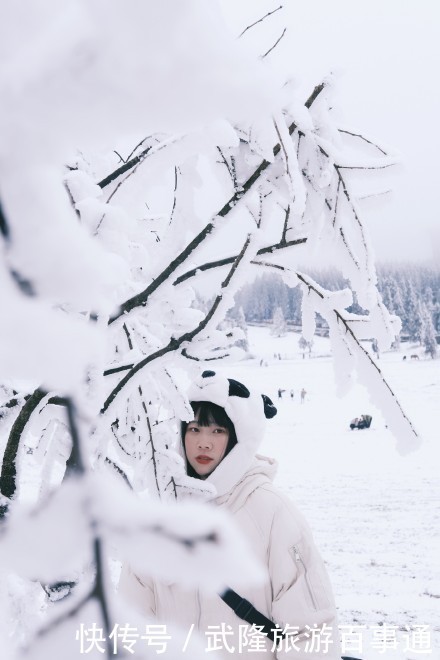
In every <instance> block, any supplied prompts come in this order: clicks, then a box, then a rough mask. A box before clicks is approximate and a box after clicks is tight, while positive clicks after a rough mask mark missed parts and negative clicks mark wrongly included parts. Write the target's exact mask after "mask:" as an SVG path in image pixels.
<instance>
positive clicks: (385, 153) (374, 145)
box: [338, 128, 388, 156]
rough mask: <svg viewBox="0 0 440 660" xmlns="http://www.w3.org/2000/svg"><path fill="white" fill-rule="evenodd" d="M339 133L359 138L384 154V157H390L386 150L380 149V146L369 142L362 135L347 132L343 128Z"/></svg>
mask: <svg viewBox="0 0 440 660" xmlns="http://www.w3.org/2000/svg"><path fill="white" fill-rule="evenodd" d="M338 131H339V132H340V133H346V134H347V135H351V136H352V137H357V138H359V139H361V140H363V141H364V142H367V143H368V144H371V146H372V147H375V148H376V149H378V150H379V151H380V152H381V153H382V154H384V156H388V154H387V152H386V151H384V149H382V147H379V145H378V144H375V143H374V142H371V140H367V138H366V137H364V136H363V135H361V134H360V133H352V132H351V131H347V130H345V129H343V128H339V129H338Z"/></svg>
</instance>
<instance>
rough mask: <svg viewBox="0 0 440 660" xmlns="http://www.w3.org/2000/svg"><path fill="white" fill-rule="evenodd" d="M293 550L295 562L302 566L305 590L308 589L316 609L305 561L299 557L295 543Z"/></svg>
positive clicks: (316, 605)
mask: <svg viewBox="0 0 440 660" xmlns="http://www.w3.org/2000/svg"><path fill="white" fill-rule="evenodd" d="M293 552H294V554H295V561H296V562H297V564H301V566H302V567H303V571H304V579H305V583H306V585H307V590H308V592H309V594H310V598H311V600H312V604H313V607H314V608H315V610H316V611H317V610H318V609H319V608H318V604H317V602H316V598H315V594H314V593H313V589H312V587H311V586H310V582H309V577H308V575H307V568H306V565H305V563H304V560H303V558H302V557H301V554H300V552H299V550H298V548H297V546H296V545H294V546H293Z"/></svg>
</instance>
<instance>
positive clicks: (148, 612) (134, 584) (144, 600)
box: [118, 564, 156, 618]
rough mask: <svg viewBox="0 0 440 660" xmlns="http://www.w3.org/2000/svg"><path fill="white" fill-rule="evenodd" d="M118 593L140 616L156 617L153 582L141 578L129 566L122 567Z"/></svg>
mask: <svg viewBox="0 0 440 660" xmlns="http://www.w3.org/2000/svg"><path fill="white" fill-rule="evenodd" d="M118 593H119V594H120V595H121V596H122V597H123V598H124V599H125V600H126V601H127V602H128V603H129V604H130V605H131V606H132V607H133V608H134V609H135V610H137V611H138V612H139V614H141V615H143V616H145V617H147V618H151V617H154V616H155V615H156V602H155V595H154V584H153V582H152V581H151V580H147V579H146V578H143V577H142V578H140V577H139V576H138V575H136V574H135V573H134V572H133V571H132V569H131V568H130V566H129V565H128V564H123V565H122V570H121V576H120V578H119V584H118Z"/></svg>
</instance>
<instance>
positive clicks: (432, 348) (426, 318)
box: [421, 303, 437, 359]
mask: <svg viewBox="0 0 440 660" xmlns="http://www.w3.org/2000/svg"><path fill="white" fill-rule="evenodd" d="M421 341H422V344H423V346H424V347H425V353H427V354H428V355H430V356H431V357H432V359H434V358H435V357H436V355H437V340H436V333H435V329H434V324H433V322H432V317H431V312H430V310H429V308H428V305H427V304H426V303H424V304H423V334H422V338H421Z"/></svg>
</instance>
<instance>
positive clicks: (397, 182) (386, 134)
mask: <svg viewBox="0 0 440 660" xmlns="http://www.w3.org/2000/svg"><path fill="white" fill-rule="evenodd" d="M221 2H222V5H223V6H224V7H226V10H227V12H228V15H229V19H230V20H232V21H233V22H234V23H235V25H234V28H235V29H238V28H239V26H240V25H241V26H243V27H246V25H247V24H249V23H250V22H252V21H253V20H256V19H257V18H259V17H261V16H263V15H264V14H265V13H266V12H268V11H270V10H272V9H276V7H278V6H279V5H280V4H281V1H280V0H270V1H268V0H241V1H240V2H239V3H237V2H234V1H233V0H221ZM283 4H284V8H283V10H282V11H278V12H276V13H275V14H274V15H273V16H271V17H269V18H268V19H266V20H265V21H264V22H263V23H261V24H260V25H259V26H257V27H255V28H253V30H252V33H253V34H252V35H250V34H249V33H247V35H246V37H243V39H244V38H246V39H248V41H249V44H251V43H252V45H253V46H255V44H257V43H258V44H261V47H260V46H259V47H260V52H265V50H267V48H269V47H270V45H271V43H273V41H274V40H275V39H276V37H277V36H279V35H280V34H281V32H282V30H283V27H284V26H286V25H287V32H286V34H285V36H284V38H283V40H282V41H281V42H280V44H279V46H278V47H277V49H276V50H275V51H274V52H273V54H272V55H271V56H270V57H271V60H272V63H273V65H274V66H275V67H276V69H277V70H279V71H280V72H281V73H282V74H283V75H289V74H290V75H291V76H293V77H294V79H295V80H296V81H297V83H298V85H299V89H300V90H301V92H302V95H303V96H304V99H305V98H307V96H308V95H309V94H310V92H311V91H312V89H313V87H314V86H315V85H316V84H318V83H319V82H320V81H321V80H322V78H323V77H325V76H326V75H327V74H328V73H329V72H330V71H335V72H337V75H338V97H337V100H339V102H340V106H341V109H342V112H343V115H342V119H343V122H344V123H346V124H347V125H348V126H351V127H355V128H358V129H360V130H361V131H362V132H363V134H365V135H366V136H368V137H371V138H373V139H376V140H378V141H379V142H381V143H382V144H384V143H385V144H386V145H389V146H390V147H391V148H392V149H393V151H397V152H399V153H400V154H401V159H402V167H400V168H398V169H396V172H395V173H394V175H393V177H392V187H393V192H392V194H391V195H389V196H388V200H387V201H386V202H384V203H383V204H381V205H378V204H376V205H375V206H374V207H373V208H370V209H368V212H367V219H368V226H369V229H370V234H371V236H372V239H373V245H374V249H375V253H376V257H377V259H378V260H389V259H392V260H411V261H422V260H423V261H432V260H433V259H435V261H436V262H437V264H440V200H439V197H440V195H439V193H440V165H439V162H440V126H439V124H440V90H439V67H440V45H439V44H440V1H439V0H284V2H283ZM232 6H233V9H231V7H232ZM238 11H239V12H240V13H239V14H238V13H237V12H238ZM232 14H234V15H232ZM249 32H250V31H249Z"/></svg>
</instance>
